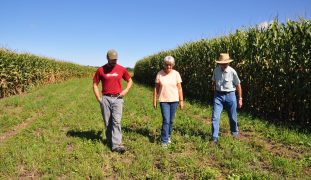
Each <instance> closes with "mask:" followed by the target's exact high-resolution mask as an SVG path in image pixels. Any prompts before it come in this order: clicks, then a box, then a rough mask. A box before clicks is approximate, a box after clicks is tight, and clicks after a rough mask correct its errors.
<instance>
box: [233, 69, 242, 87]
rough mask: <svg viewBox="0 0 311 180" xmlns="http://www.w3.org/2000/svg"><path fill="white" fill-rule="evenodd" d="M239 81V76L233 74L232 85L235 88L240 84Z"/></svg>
mask: <svg viewBox="0 0 311 180" xmlns="http://www.w3.org/2000/svg"><path fill="white" fill-rule="evenodd" d="M240 83H241V81H240V79H239V76H238V74H237V73H236V71H234V72H233V84H234V85H235V86H236V85H238V84H240Z"/></svg>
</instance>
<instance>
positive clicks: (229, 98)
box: [226, 92, 239, 136]
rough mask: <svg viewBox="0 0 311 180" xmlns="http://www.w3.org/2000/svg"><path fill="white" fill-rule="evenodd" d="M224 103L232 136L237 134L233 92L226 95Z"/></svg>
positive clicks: (235, 104)
mask: <svg viewBox="0 0 311 180" xmlns="http://www.w3.org/2000/svg"><path fill="white" fill-rule="evenodd" d="M226 105H227V110H228V117H229V121H230V131H231V134H232V135H233V136H237V135H238V132H239V131H238V117H237V101H236V96H235V92H232V93H230V94H228V95H226Z"/></svg>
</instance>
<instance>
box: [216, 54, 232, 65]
mask: <svg viewBox="0 0 311 180" xmlns="http://www.w3.org/2000/svg"><path fill="white" fill-rule="evenodd" d="M232 61H233V59H230V56H229V54H228V53H220V56H219V59H218V60H216V63H218V64H227V63H230V62H232Z"/></svg>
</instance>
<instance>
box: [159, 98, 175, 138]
mask: <svg viewBox="0 0 311 180" xmlns="http://www.w3.org/2000/svg"><path fill="white" fill-rule="evenodd" d="M177 106H178V102H160V107H161V113H162V119H163V121H162V130H161V141H162V143H163V144H167V143H168V138H169V137H171V135H172V130H173V122H174V117H175V112H176V109H177Z"/></svg>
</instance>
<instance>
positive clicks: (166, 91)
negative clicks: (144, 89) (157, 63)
mask: <svg viewBox="0 0 311 180" xmlns="http://www.w3.org/2000/svg"><path fill="white" fill-rule="evenodd" d="M181 82H182V80H181V77H180V74H179V72H177V71H176V70H174V69H173V70H172V71H171V72H170V73H168V74H166V73H165V72H164V70H162V71H160V72H158V74H157V76H156V79H155V83H159V85H160V89H159V94H158V98H159V102H178V101H179V95H178V87H177V83H181Z"/></svg>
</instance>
